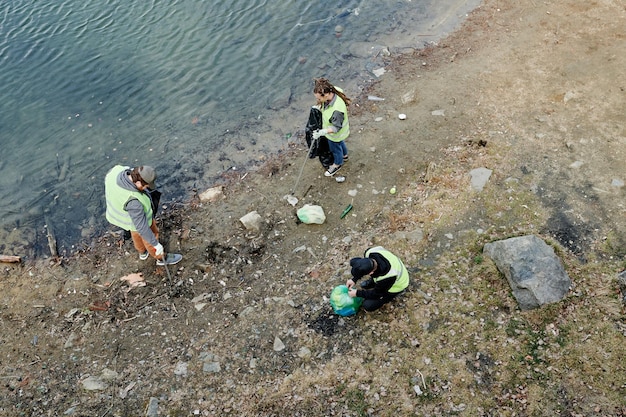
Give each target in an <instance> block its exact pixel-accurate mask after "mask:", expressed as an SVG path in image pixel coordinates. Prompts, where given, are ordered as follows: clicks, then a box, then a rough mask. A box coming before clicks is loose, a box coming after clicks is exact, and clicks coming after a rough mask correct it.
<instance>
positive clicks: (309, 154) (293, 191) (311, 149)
mask: <svg viewBox="0 0 626 417" xmlns="http://www.w3.org/2000/svg"><path fill="white" fill-rule="evenodd" d="M313 140H314V142H313V143H311V146H310V147H309V151H308V152H307V153H306V155H305V156H304V162H303V163H302V167H301V168H300V174H298V179H297V180H296V185H294V186H293V189H292V190H291V195H294V194H295V193H296V188H298V184H299V183H300V178H301V177H302V172H303V171H304V166H305V165H306V160H307V159H311V152H312V151H313V149H317V141H318V140H319V138H316V139H313Z"/></svg>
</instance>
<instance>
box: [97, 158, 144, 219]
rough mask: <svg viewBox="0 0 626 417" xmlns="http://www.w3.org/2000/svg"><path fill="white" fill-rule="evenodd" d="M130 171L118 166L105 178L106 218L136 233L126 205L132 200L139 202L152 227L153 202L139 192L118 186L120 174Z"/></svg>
mask: <svg viewBox="0 0 626 417" xmlns="http://www.w3.org/2000/svg"><path fill="white" fill-rule="evenodd" d="M127 169H129V167H125V166H122V165H116V166H114V167H113V168H111V170H110V171H109V173H108V174H107V175H106V177H105V178H104V191H105V197H106V203H107V210H106V218H107V220H108V221H109V223H111V224H114V225H116V226H119V227H121V228H122V229H124V230H131V231H136V230H137V228H136V227H135V225H134V224H133V220H132V219H131V218H130V215H129V214H128V212H127V211H126V210H125V209H124V207H125V206H126V203H128V201H129V200H131V199H136V200H139V202H140V203H141V205H142V206H143V211H144V212H145V213H146V218H147V219H148V226H152V201H150V197H149V196H148V195H147V194H145V193H142V192H141V191H139V190H135V191H132V190H127V189H125V188H122V187H120V186H119V185H117V177H118V176H119V174H120V173H121V172H122V171H124V170H127Z"/></svg>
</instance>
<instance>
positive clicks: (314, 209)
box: [297, 204, 326, 224]
mask: <svg viewBox="0 0 626 417" xmlns="http://www.w3.org/2000/svg"><path fill="white" fill-rule="evenodd" d="M297 214H298V218H299V219H300V221H301V222H302V223H306V224H313V223H314V224H322V223H324V222H325V221H326V215H325V214H324V209H322V207H320V206H314V205H312V204H305V205H304V206H302V208H300V209H299V210H298V213H297Z"/></svg>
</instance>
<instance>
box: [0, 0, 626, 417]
mask: <svg viewBox="0 0 626 417" xmlns="http://www.w3.org/2000/svg"><path fill="white" fill-rule="evenodd" d="M625 18H626V9H625V7H624V5H623V4H622V3H621V2H618V1H597V2H591V3H590V2H586V1H582V0H570V1H557V2H552V3H539V2H534V3H533V2H531V3H529V4H522V3H519V2H513V1H492V0H487V1H486V2H485V3H484V4H483V6H481V7H480V8H478V9H477V10H476V11H475V12H474V13H473V14H472V15H471V16H470V18H469V19H468V21H467V23H466V24H464V25H463V28H462V29H461V30H459V31H457V32H455V33H454V34H453V35H451V36H449V37H448V38H446V39H444V40H443V41H441V42H439V44H438V45H437V46H433V47H432V48H428V49H426V50H423V51H419V52H417V53H415V54H407V55H395V56H392V57H390V58H389V62H388V66H387V73H386V74H385V75H384V76H383V77H382V78H381V81H380V82H379V83H377V84H375V85H374V86H372V89H371V90H370V91H366V92H365V93H364V94H363V95H362V96H361V97H359V98H357V99H356V100H355V105H354V106H352V108H351V112H352V119H351V123H352V125H353V134H352V136H351V137H350V139H349V141H348V147H349V149H350V161H349V162H348V163H347V165H346V166H345V167H344V168H343V169H342V171H341V172H342V174H343V175H345V176H346V181H345V182H344V183H337V182H334V181H332V180H329V179H328V178H325V177H324V176H323V171H322V169H321V167H320V166H319V164H317V163H316V161H314V160H312V161H308V162H307V163H306V165H305V167H304V170H303V175H302V178H301V179H300V181H299V182H298V188H297V189H296V190H295V195H296V196H297V197H298V198H299V199H300V203H299V206H300V205H301V204H303V203H315V204H320V205H322V206H323V208H324V210H325V213H326V216H327V221H326V223H325V224H323V225H320V226H310V225H304V224H299V223H298V222H297V221H296V217H295V209H294V208H293V207H292V206H290V205H289V204H288V203H287V202H286V201H285V200H284V199H283V196H285V195H286V194H289V193H290V191H291V190H292V189H293V187H294V185H295V182H296V179H297V177H298V175H299V172H300V169H301V167H302V163H303V156H304V147H303V146H302V144H300V145H299V146H295V147H294V148H293V149H291V151H290V154H289V155H282V156H281V157H276V158H271V159H270V160H269V161H267V162H266V163H265V165H263V166H262V167H259V169H258V170H255V171H251V172H247V173H241V172H232V173H231V174H230V175H232V177H231V178H230V180H231V181H230V184H229V186H228V187H226V189H225V191H224V193H225V194H224V198H222V199H219V200H218V201H216V202H213V203H200V202H198V201H194V202H193V203H192V204H190V205H189V206H186V207H165V208H164V210H163V214H162V220H161V221H162V223H163V225H164V227H163V230H164V236H165V245H166V247H167V248H169V250H170V251H177V252H181V253H183V254H184V255H185V259H184V260H183V262H181V263H180V264H179V265H177V266H176V268H174V267H171V268H170V270H169V272H170V274H171V278H170V277H168V275H167V274H166V271H165V270H164V269H163V268H157V267H156V266H155V265H154V264H153V263H152V262H148V261H146V262H142V261H140V260H138V259H137V256H136V254H135V253H134V251H133V249H132V245H131V244H130V242H123V241H122V240H120V236H118V235H114V234H109V235H106V236H103V237H102V239H101V242H100V245H98V247H97V249H95V250H90V251H87V252H84V253H80V254H78V255H77V256H76V257H74V258H72V259H65V260H62V261H60V262H55V261H53V260H38V261H35V262H28V263H26V264H21V265H11V264H3V265H2V271H3V276H2V279H1V281H0V285H1V286H2V290H3V294H2V303H1V304H0V309H1V315H0V324H1V326H2V334H1V336H0V337H1V339H0V358H1V359H0V367H1V374H0V377H1V378H2V382H3V384H2V397H1V399H0V410H1V411H2V415H7V416H15V415H29V416H30V415H32V416H40V415H41V416H44V415H51V416H53V415H72V416H106V415H112V416H136V415H145V414H146V413H151V412H152V410H155V409H158V410H159V412H160V414H159V415H163V416H183V415H185V416H186V415H201V416H223V415H237V416H239V415H247V416H257V415H267V416H270V415H275V416H283V415H300V416H319V415H344V416H361V415H376V416H386V415H389V416H391V415H485V416H486V415H520V416H554V415H563V416H577V415H581V416H582V415H584V416H592V415H598V416H600V415H602V416H608V415H612V416H618V415H625V413H626V408H625V407H626V404H625V403H624V396H625V394H626V387H625V385H624V380H623V375H624V371H625V369H624V364H623V360H622V356H623V352H624V350H623V343H624V336H625V333H626V321H625V320H624V308H623V306H622V304H621V302H620V297H619V291H618V287H617V284H616V279H615V277H616V275H617V273H618V272H620V271H621V270H623V269H624V268H625V267H626V264H625V261H624V255H625V253H626V249H625V248H626V245H625V243H626V209H625V206H624V187H623V181H625V180H626V164H624V161H625V160H626V155H625V153H626V146H625V145H626V134H625V132H624V125H625V123H624V122H625V117H626V115H625V113H624V102H625V98H626V97H625V96H626V91H625V89H626V84H624V78H623V69H624V68H625V67H626V56H624V54H623V45H624V33H623V28H624V27H625V26H624V24H625ZM368 94H369V95H376V96H379V97H384V98H385V101H369V100H367V95H368ZM399 113H404V114H406V115H407V118H406V120H400V119H398V117H397V115H398V114H399ZM300 143H302V142H300ZM478 167H486V168H488V169H491V170H492V171H493V173H492V176H491V178H490V179H489V182H488V183H487V185H486V187H485V188H484V189H483V191H481V192H476V191H472V190H471V189H470V185H469V184H470V180H469V175H468V173H469V171H470V170H472V169H474V168H478ZM394 185H395V186H396V187H397V190H398V192H397V194H395V195H390V194H389V193H388V191H389V189H390V188H391V187H392V186H394ZM348 204H352V205H353V206H354V209H353V210H352V212H351V213H350V214H349V215H348V216H346V217H345V218H343V219H341V218H340V214H341V213H342V211H343V209H344V208H345V207H346V206H347V205H348ZM252 210H256V211H257V212H258V213H260V214H261V216H262V217H263V219H264V224H263V227H262V229H261V230H260V231H259V232H249V231H246V230H244V229H243V228H242V227H241V224H240V223H239V221H238V219H239V218H240V217H241V216H243V215H245V214H246V213H248V212H250V211H252ZM531 233H532V234H537V235H539V236H541V237H542V238H544V239H545V240H547V241H548V242H549V243H551V244H553V245H554V246H555V247H556V248H557V253H558V254H559V256H560V257H561V258H562V260H563V262H564V264H565V268H566V270H567V272H568V274H569V275H570V277H571V278H572V281H573V282H574V286H573V288H572V290H571V293H570V294H569V295H568V297H567V298H566V299H565V300H563V301H562V302H560V303H556V304H553V305H550V306H546V307H544V308H542V309H540V310H537V311H532V312H521V311H519V310H518V309H517V306H516V304H515V301H514V299H513V298H512V297H511V295H510V291H509V289H508V288H507V284H506V281H505V280H504V279H503V277H502V276H500V274H499V273H498V271H497V270H496V269H495V267H494V266H493V265H492V264H491V263H490V261H489V260H487V259H484V258H483V257H482V253H481V248H482V245H483V244H484V243H485V242H487V241H491V240H495V239H501V238H506V237H510V236H517V235H523V234H531ZM372 244H382V245H384V246H385V247H387V248H388V249H390V250H392V251H394V252H395V253H397V254H398V255H400V256H401V257H402V258H403V259H404V260H405V263H406V264H407V265H408V266H409V268H410V270H411V272H412V278H413V283H412V285H411V287H410V291H409V292H408V293H407V294H405V295H404V296H403V297H402V298H401V299H400V300H398V302H396V303H394V304H393V305H390V306H386V307H385V308H383V309H382V310H381V311H379V312H376V313H374V314H363V312H361V313H359V314H358V315H357V316H356V317H353V318H338V317H337V316H334V315H333V314H331V310H330V307H329V305H328V303H327V300H326V299H325V298H324V297H327V296H328V294H329V293H330V290H331V289H332V288H333V287H334V286H335V285H337V284H339V283H343V282H345V279H346V275H345V274H346V272H347V270H348V269H347V268H346V265H347V261H348V260H349V258H350V257H352V256H358V255H359V254H361V253H362V251H363V250H364V249H365V248H367V247H368V246H370V245H372ZM131 272H142V273H143V276H144V278H145V281H146V284H147V285H146V286H144V287H139V288H133V289H131V290H129V288H128V286H127V285H126V283H124V282H122V281H120V278H121V277H123V276H125V275H127V274H129V273H131ZM416 386H417V387H420V391H421V392H422V394H421V395H417V394H416V388H415V387H416ZM151 415H156V414H151Z"/></svg>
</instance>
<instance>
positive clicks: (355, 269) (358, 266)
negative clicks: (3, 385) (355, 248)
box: [350, 258, 374, 279]
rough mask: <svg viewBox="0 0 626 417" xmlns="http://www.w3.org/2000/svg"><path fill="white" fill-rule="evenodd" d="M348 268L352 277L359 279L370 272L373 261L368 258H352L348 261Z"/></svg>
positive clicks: (372, 267)
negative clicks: (350, 269) (350, 268)
mask: <svg viewBox="0 0 626 417" xmlns="http://www.w3.org/2000/svg"><path fill="white" fill-rule="evenodd" d="M350 266H351V267H352V271H350V272H351V273H352V276H353V277H354V278H356V279H359V278H361V277H362V276H365V275H367V274H369V273H370V272H372V270H373V269H374V261H372V260H371V259H370V258H352V259H350Z"/></svg>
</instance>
